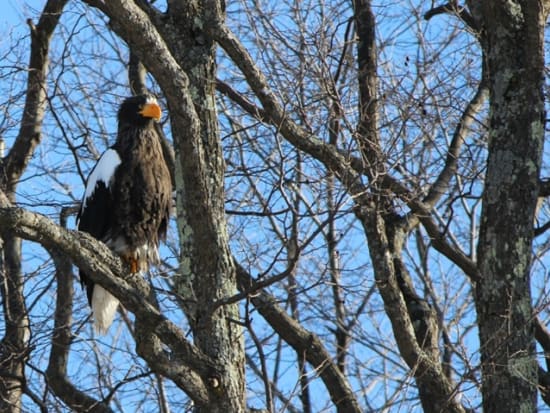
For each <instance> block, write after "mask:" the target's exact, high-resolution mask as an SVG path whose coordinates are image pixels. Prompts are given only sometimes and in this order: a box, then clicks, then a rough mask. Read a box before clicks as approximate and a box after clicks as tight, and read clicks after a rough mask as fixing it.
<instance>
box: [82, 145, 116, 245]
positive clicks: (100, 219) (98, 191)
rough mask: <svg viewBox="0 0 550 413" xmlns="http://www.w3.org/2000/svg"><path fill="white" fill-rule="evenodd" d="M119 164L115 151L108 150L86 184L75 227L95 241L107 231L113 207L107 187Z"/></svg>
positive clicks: (110, 193) (111, 182)
mask: <svg viewBox="0 0 550 413" xmlns="http://www.w3.org/2000/svg"><path fill="white" fill-rule="evenodd" d="M120 162H121V161H120V156H119V155H118V153H117V151H115V150H114V149H108V150H107V151H105V153H103V155H101V157H100V158H99V160H98V161H97V164H96V165H95V166H94V169H92V172H91V173H90V176H89V177H88V180H87V182H86V191H85V192H84V197H83V198H82V204H81V206H80V211H79V213H78V217H77V225H78V229H79V230H80V231H85V232H88V233H89V234H91V235H93V236H94V238H97V239H102V238H103V237H104V236H105V234H106V233H107V231H108V230H109V216H110V215H111V214H112V210H111V208H112V206H113V205H112V203H113V196H112V192H111V190H110V188H109V187H110V186H111V185H112V184H113V180H114V177H115V171H116V169H117V167H118V165H120Z"/></svg>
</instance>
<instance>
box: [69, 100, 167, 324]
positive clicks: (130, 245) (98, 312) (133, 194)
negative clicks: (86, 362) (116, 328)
mask: <svg viewBox="0 0 550 413" xmlns="http://www.w3.org/2000/svg"><path fill="white" fill-rule="evenodd" d="M161 114H162V112H161V108H160V106H159V104H158V102H157V100H156V98H155V97H154V96H152V95H140V96H132V97H129V98H127V99H126V100H124V101H123V102H122V104H121V105H120V108H119V110H118V115H117V118H118V131H117V137H116V142H115V144H114V145H113V146H111V147H110V148H109V149H107V150H106V151H105V152H104V153H103V154H102V155H101V157H100V158H99V160H98V161H97V163H96V165H95V166H94V168H93V169H92V171H91V173H90V175H89V176H88V179H87V181H86V189H85V192H84V196H83V199H82V203H81V206H80V211H79V213H78V216H77V226H78V230H80V231H84V232H87V233H89V234H90V235H92V236H93V237H94V238H97V239H98V240H100V241H102V242H104V243H105V244H106V245H107V246H108V247H109V248H110V249H111V250H112V251H113V252H114V253H116V254H118V255H119V256H120V257H121V258H122V259H123V260H124V261H125V262H126V263H127V264H128V265H129V267H130V271H131V273H132V274H134V273H138V272H141V271H147V269H148V268H149V265H151V264H158V261H159V253H158V246H159V242H160V240H164V239H165V237H166V231H167V227H168V221H169V217H170V207H171V202H172V183H171V180H170V172H169V170H168V166H167V164H166V160H165V158H164V155H163V152H162V146H161V142H160V137H159V135H158V134H157V133H156V131H155V129H154V122H155V121H159V120H160V118H161ZM80 281H81V283H82V286H83V288H84V287H85V288H86V295H87V297H88V302H89V304H90V306H91V308H92V313H93V318H94V327H95V330H96V331H97V332H99V333H101V334H105V333H106V332H107V330H108V328H109V327H110V325H111V323H112V322H113V318H114V316H115V313H116V311H117V308H118V304H119V301H118V299H117V298H115V297H114V296H113V295H111V294H110V293H109V292H108V291H107V290H105V289H104V288H103V287H101V286H100V285H98V284H94V282H93V281H92V280H91V279H90V278H89V277H88V275H87V274H86V273H85V272H83V271H82V270H81V271H80Z"/></svg>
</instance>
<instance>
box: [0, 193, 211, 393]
mask: <svg viewBox="0 0 550 413" xmlns="http://www.w3.org/2000/svg"><path fill="white" fill-rule="evenodd" d="M1 201H2V198H1V197H0V226H1V227H2V228H5V229H8V230H11V231H13V233H14V234H15V235H17V236H19V237H21V238H24V239H27V240H31V241H35V242H38V243H40V244H41V245H42V246H43V247H44V248H46V249H48V250H60V251H63V253H65V254H67V255H68V256H69V257H70V258H71V259H72V260H73V262H74V263H75V264H76V265H77V266H78V267H79V268H81V269H83V270H84V271H86V273H87V274H88V275H89V277H90V278H91V279H92V281H93V282H95V283H98V284H100V285H101V286H102V287H104V288H106V289H107V290H108V291H109V292H111V293H112V294H114V295H115V296H116V297H117V298H118V299H119V300H120V302H121V303H122V304H123V305H124V307H125V308H126V309H128V310H130V311H131V312H133V313H134V314H135V316H136V319H139V320H140V322H142V323H143V325H145V326H147V329H148V331H150V332H151V333H153V334H155V335H156V336H157V337H158V338H159V339H160V340H161V341H162V343H163V344H164V345H165V346H166V347H167V349H168V350H169V352H168V353H167V352H166V350H163V351H161V352H157V353H151V357H149V358H148V359H147V361H148V362H149V367H150V368H151V369H152V370H153V371H156V372H157V373H160V374H162V375H164V376H166V377H168V378H170V379H171V380H173V381H174V383H175V384H176V385H177V386H178V387H180V388H181V389H183V390H185V391H186V392H187V393H188V394H189V396H190V397H191V398H192V399H193V400H195V402H196V403H198V404H204V403H207V401H208V398H207V390H206V386H207V385H206V384H205V383H207V382H208V380H209V379H210V378H211V377H212V376H215V375H216V374H217V372H218V371H219V369H220V367H219V366H217V365H216V364H215V362H214V361H213V360H211V359H210V358H209V357H207V356H206V355H204V354H203V353H202V352H201V351H200V350H199V349H198V348H197V347H195V346H194V345H192V344H190V343H189V342H188V341H187V340H186V339H185V334H184V332H183V331H181V330H180V329H179V328H178V327H177V326H176V325H175V324H174V323H173V322H171V321H170V320H168V319H167V318H166V317H165V316H164V315H162V314H161V313H160V312H159V311H158V310H157V309H156V308H155V307H154V305H152V304H151V303H150V302H149V301H148V300H146V299H145V298H144V297H147V296H148V294H149V289H150V287H149V285H148V283H147V282H146V281H145V280H144V279H143V278H141V277H139V276H132V275H128V272H127V271H126V269H125V268H124V266H123V263H122V261H121V260H120V259H119V258H118V257H115V256H114V255H113V254H112V252H111V251H110V250H109V249H108V248H107V246H105V244H103V243H101V242H99V241H97V240H96V239H94V238H92V237H91V236H90V235H88V234H86V233H81V232H78V231H70V230H66V229H64V228H62V227H59V226H58V225H56V224H55V223H54V222H52V221H51V220H49V219H48V218H46V217H44V216H42V215H40V214H35V213H32V212H29V211H26V210H24V209H22V208H15V207H6V206H5V204H2V202H1ZM153 355H154V356H156V357H153ZM190 372H194V373H195V374H189V373H190ZM198 377H200V379H201V380H197V378H198Z"/></svg>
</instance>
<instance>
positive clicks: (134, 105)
mask: <svg viewBox="0 0 550 413" xmlns="http://www.w3.org/2000/svg"><path fill="white" fill-rule="evenodd" d="M161 114H162V112H161V110H160V106H159V104H158V102H157V99H156V98H155V97H154V96H153V95H138V96H132V97H129V98H127V99H126V100H124V102H122V105H120V109H119V110H118V122H119V124H129V125H134V126H147V125H149V124H151V123H152V122H153V121H157V122H158V121H159V120H160V117H161Z"/></svg>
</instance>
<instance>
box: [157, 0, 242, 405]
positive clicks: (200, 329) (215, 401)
mask: <svg viewBox="0 0 550 413" xmlns="http://www.w3.org/2000/svg"><path fill="white" fill-rule="evenodd" d="M169 13H170V15H171V17H172V20H171V22H177V24H167V25H166V26H164V28H165V31H164V33H163V34H164V36H165V38H169V39H170V41H169V43H170V45H171V51H172V53H173V54H174V57H175V59H176V60H177V61H178V63H179V64H180V65H181V67H182V68H183V69H184V71H185V72H186V74H187V75H188V77H189V85H190V87H189V90H190V94H191V97H192V100H193V104H194V106H195V111H196V113H197V116H198V119H199V124H200V136H198V137H193V138H190V137H189V136H188V133H186V132H185V131H179V133H174V134H173V135H174V145H175V150H176V187H177V209H178V228H179V232H180V245H181V263H182V264H181V266H180V277H177V278H176V279H175V286H176V291H177V292H178V293H179V294H180V295H181V296H182V297H184V301H187V303H193V304H192V305H184V307H185V310H186V313H187V315H188V317H189V320H190V322H191V328H192V330H193V337H194V339H195V344H196V345H197V346H198V347H199V348H200V349H201V350H202V351H203V352H204V353H205V354H207V355H209V356H211V357H212V358H213V359H214V360H217V361H218V362H219V363H220V365H222V366H223V367H224V369H223V373H222V374H223V377H212V382H211V383H209V384H210V386H209V388H210V389H211V390H212V391H211V394H210V403H209V405H208V406H200V407H198V408H197V409H196V411H197V412H208V413H215V412H229V411H230V412H241V411H244V409H245V389H244V342H243V336H242V328H241V326H240V325H239V324H238V323H239V318H240V317H239V309H238V304H229V305H224V306H219V307H217V306H216V305H215V303H216V302H217V301H219V300H221V299H223V298H227V297H229V296H231V295H233V294H235V293H236V291H237V288H236V272H235V268H234V265H233V261H232V257H231V253H230V251H229V246H228V235H227V232H226V227H227V224H226V220H225V192H224V183H225V181H224V173H225V165H224V159H223V152H222V147H221V140H220V136H219V127H218V115H217V110H216V104H215V101H216V96H215V93H216V90H215V85H216V70H217V66H216V44H215V43H214V41H213V39H211V38H210V37H209V36H207V35H206V33H205V32H204V31H203V27H209V26H213V25H214V24H215V21H216V20H218V19H219V20H223V19H224V11H223V4H222V2H219V1H218V0H201V1H190V2H180V1H173V2H171V3H170V8H169ZM193 153H195V154H197V155H199V156H198V157H197V158H195V160H194V161H190V154H193ZM197 172H200V174H201V175H202V176H199V177H198V178H199V179H197ZM216 307H217V308H216ZM214 309H215V310H214ZM216 381H218V382H219V383H216Z"/></svg>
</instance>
